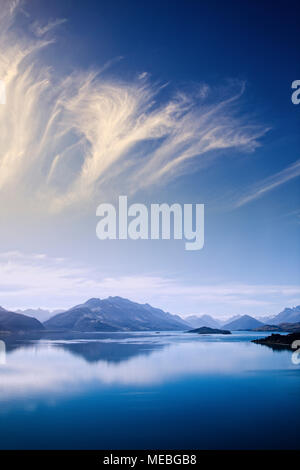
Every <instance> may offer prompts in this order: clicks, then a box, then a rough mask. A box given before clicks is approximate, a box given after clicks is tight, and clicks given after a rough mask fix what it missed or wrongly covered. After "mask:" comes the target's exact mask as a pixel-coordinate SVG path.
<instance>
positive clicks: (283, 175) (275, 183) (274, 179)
mask: <svg viewBox="0 0 300 470" xmlns="http://www.w3.org/2000/svg"><path fill="white" fill-rule="evenodd" d="M298 176H300V160H297V161H296V162H294V163H293V164H292V165H289V166H288V167H287V168H284V169H283V170H282V171H279V172H278V173H275V174H274V175H271V176H269V177H268V178H265V179H263V180H261V181H259V182H257V183H256V184H255V185H253V186H252V187H251V188H250V189H248V191H246V193H245V194H244V195H243V196H241V197H240V198H239V199H238V200H237V201H236V202H235V203H234V207H235V208H238V207H241V206H244V205H245V204H249V203H250V202H252V201H255V200H256V199H259V198H261V197H263V196H264V195H265V194H267V193H269V192H270V191H273V190H274V189H276V188H278V187H279V186H281V185H283V184H285V183H287V182H288V181H290V180H293V179H295V178H297V177H298Z"/></svg>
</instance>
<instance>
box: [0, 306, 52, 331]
mask: <svg viewBox="0 0 300 470" xmlns="http://www.w3.org/2000/svg"><path fill="white" fill-rule="evenodd" d="M44 329H45V328H44V326H43V325H42V323H41V322H39V321H38V320H37V319H36V318H31V317H28V316H26V315H22V314H20V313H15V312H9V311H8V310H5V309H4V308H2V307H0V331H2V332H15V331H18V332H20V331H22V332H29V331H40V330H44Z"/></svg>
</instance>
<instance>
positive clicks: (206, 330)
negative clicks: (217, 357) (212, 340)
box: [187, 326, 231, 335]
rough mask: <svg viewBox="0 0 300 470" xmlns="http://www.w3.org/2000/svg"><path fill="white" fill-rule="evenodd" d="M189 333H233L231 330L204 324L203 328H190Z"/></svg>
mask: <svg viewBox="0 0 300 470" xmlns="http://www.w3.org/2000/svg"><path fill="white" fill-rule="evenodd" d="M187 333H198V335H214V334H219V335H231V331H229V330H219V329H218V328H208V327H207V326H202V327H201V328H196V329H195V330H189V331H187Z"/></svg>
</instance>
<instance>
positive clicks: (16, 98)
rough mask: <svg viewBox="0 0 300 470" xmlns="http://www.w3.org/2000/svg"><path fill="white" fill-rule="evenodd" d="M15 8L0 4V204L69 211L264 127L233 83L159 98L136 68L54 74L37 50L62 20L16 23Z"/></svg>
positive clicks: (131, 188)
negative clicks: (122, 76)
mask: <svg viewBox="0 0 300 470" xmlns="http://www.w3.org/2000/svg"><path fill="white" fill-rule="evenodd" d="M18 6H19V2H17V1H16V2H14V3H12V2H10V3H9V2H7V3H5V4H4V8H3V9H2V11H1V14H0V48H1V51H2V53H1V56H0V78H1V79H3V80H4V81H5V83H6V91H7V104H6V106H2V107H1V108H0V127H1V133H2V134H1V143H0V196H1V199H2V200H3V201H4V204H3V205H2V210H3V211H4V210H7V211H8V210H9V211H10V212H11V211H12V209H13V208H14V209H15V210H19V209H20V207H25V206H26V211H30V210H36V209H38V210H40V209H41V208H42V209H45V210H48V209H50V210H52V211H62V210H64V209H65V208H66V207H69V206H73V205H75V206H76V207H77V209H78V208H79V207H85V206H86V204H87V203H89V202H92V201H93V200H94V198H95V197H96V196H100V195H103V194H107V191H111V192H112V193H114V191H116V190H118V191H120V190H122V191H124V192H125V193H133V192H135V191H137V190H139V189H143V188H145V187H151V186H153V185H155V184H158V183H159V182H161V181H162V180H164V181H165V180H169V179H171V178H175V177H176V176H178V175H180V174H181V173H182V172H183V171H187V169H190V162H191V161H193V162H194V161H195V162H197V164H198V165H202V166H204V165H207V164H209V162H210V161H211V160H212V159H214V158H215V157H216V151H224V150H228V149H241V150H245V151H251V150H254V149H255V148H256V147H257V146H258V145H259V142H258V140H259V137H260V136H261V135H262V134H264V132H265V131H266V129H263V128H261V127H258V126H255V125H251V124H250V123H249V122H247V117H246V116H244V117H241V113H240V108H239V99H240V97H241V94H242V91H243V85H242V84H240V85H237V86H236V87H233V88H235V90H233V89H232V88H231V91H230V88H229V89H228V90H227V92H226V93H225V95H226V96H224V95H223V96H220V93H219V94H218V92H217V91H215V94H216V96H215V97H214V95H213V92H212V90H211V89H210V88H209V87H208V86H207V85H205V84H204V85H202V86H201V87H199V89H198V90H197V91H196V92H195V93H191V94H190V95H188V94H186V93H182V92H178V93H177V94H176V95H175V96H173V98H165V97H164V94H163V92H162V89H163V88H164V86H162V87H159V86H157V85H154V84H153V83H151V81H150V79H149V78H148V75H147V74H146V73H145V72H143V73H142V74H140V75H139V77H137V78H136V79H135V80H132V81H131V82H127V81H124V80H119V79H116V78H108V77H107V76H106V75H104V70H105V69H107V66H104V67H103V68H102V70H100V71H82V70H81V71H80V70H75V71H74V73H72V74H70V75H68V76H61V74H60V72H59V70H56V69H55V67H54V68H51V67H49V66H48V64H46V63H45V62H44V59H43V58H42V55H41V51H43V50H44V48H45V47H47V46H49V45H50V44H52V45H53V42H54V38H53V33H52V34H51V37H49V35H48V34H47V33H48V32H49V31H50V30H51V31H53V28H54V27H55V26H57V25H59V24H61V23H62V22H64V20H52V21H51V22H49V23H48V24H46V26H45V25H44V26H41V25H39V24H38V23H37V22H34V23H33V25H32V24H31V25H28V29H27V30H24V28H21V27H20V25H18V28H17V27H16V25H17V20H16V15H17V13H18V11H19V9H18ZM27 20H28V21H30V19H28V18H27ZM22 23H24V21H22ZM32 31H34V34H32ZM54 47H56V46H54ZM207 98H210V99H207ZM97 202H98V201H97Z"/></svg>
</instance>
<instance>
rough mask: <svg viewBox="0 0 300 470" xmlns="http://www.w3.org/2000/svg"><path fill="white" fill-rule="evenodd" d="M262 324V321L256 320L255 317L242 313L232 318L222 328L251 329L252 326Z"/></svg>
mask: <svg viewBox="0 0 300 470" xmlns="http://www.w3.org/2000/svg"><path fill="white" fill-rule="evenodd" d="M260 326H263V323H262V322H260V321H258V320H256V318H253V317H250V315H243V316H242V317H240V318H237V319H236V320H233V321H231V322H229V323H226V324H225V325H224V328H225V329H227V330H233V331H237V330H253V329H254V328H258V327H260Z"/></svg>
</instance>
